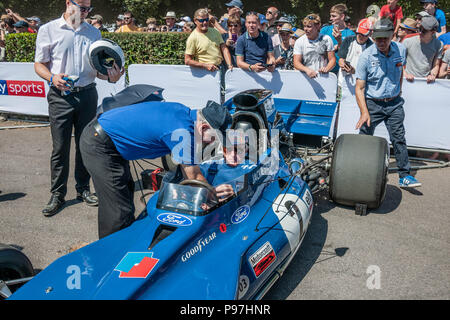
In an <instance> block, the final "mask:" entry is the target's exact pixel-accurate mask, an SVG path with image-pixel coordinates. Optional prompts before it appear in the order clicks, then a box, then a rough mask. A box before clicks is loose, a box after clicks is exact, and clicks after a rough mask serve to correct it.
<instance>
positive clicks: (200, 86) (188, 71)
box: [128, 64, 220, 109]
mask: <svg viewBox="0 0 450 320" xmlns="http://www.w3.org/2000/svg"><path fill="white" fill-rule="evenodd" d="M128 75H129V85H135V84H149V85H153V86H157V87H160V88H163V89H164V91H163V97H164V99H165V100H166V101H169V102H179V103H182V104H184V105H186V106H188V107H190V108H192V109H201V108H203V107H204V106H205V105H206V103H207V102H208V100H212V101H215V102H217V103H220V72H218V71H216V72H210V71H207V70H204V69H200V68H191V67H188V66H179V65H156V64H153V65H152V64H134V65H131V66H129V67H128Z"/></svg>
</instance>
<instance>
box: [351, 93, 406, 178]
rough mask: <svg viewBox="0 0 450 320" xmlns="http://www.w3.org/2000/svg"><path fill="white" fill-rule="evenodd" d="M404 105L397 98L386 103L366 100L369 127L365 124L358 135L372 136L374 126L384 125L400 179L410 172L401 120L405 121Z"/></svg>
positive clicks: (401, 99)
mask: <svg viewBox="0 0 450 320" xmlns="http://www.w3.org/2000/svg"><path fill="white" fill-rule="evenodd" d="M404 103H405V100H403V98H402V97H397V98H395V99H394V100H391V101H388V102H384V101H375V100H372V99H368V98H367V99H366V104H367V109H368V111H369V114H370V127H368V126H367V124H366V123H365V124H364V125H363V126H362V127H361V129H360V131H359V133H360V134H366V135H373V133H374V131H375V128H376V126H377V125H378V124H380V123H381V122H384V123H385V125H386V128H387V130H388V132H389V138H390V139H391V143H392V147H393V149H394V155H395V159H396V161H397V166H398V174H399V176H400V178H403V177H406V176H407V175H409V173H410V171H411V165H410V163H409V157H408V147H407V145H406V139H405V127H404V125H403V120H404V119H405V112H404V110H403V104H404Z"/></svg>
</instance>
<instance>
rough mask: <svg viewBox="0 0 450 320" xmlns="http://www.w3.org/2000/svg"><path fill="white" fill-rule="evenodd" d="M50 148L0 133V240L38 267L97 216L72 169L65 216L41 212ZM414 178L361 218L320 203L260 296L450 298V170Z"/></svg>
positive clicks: (85, 236) (39, 135)
mask: <svg viewBox="0 0 450 320" xmlns="http://www.w3.org/2000/svg"><path fill="white" fill-rule="evenodd" d="M5 125H8V124H7V123H6V124H5V123H3V124H2V126H5ZM72 148H73V146H72ZM50 150H51V138H50V131H49V128H33V129H14V130H0V163H1V165H0V191H1V193H0V243H7V244H11V245H14V246H16V247H18V248H21V249H22V250H23V252H24V253H25V254H26V255H27V256H28V257H29V258H30V260H31V261H32V263H33V265H34V267H35V268H36V269H37V270H40V269H43V268H45V267H46V266H47V265H49V264H50V263H51V262H52V261H54V260H55V259H57V258H58V257H60V256H62V255H64V254H66V253H67V252H68V250H69V249H70V248H71V247H72V246H74V245H77V244H79V243H82V242H92V241H95V240H97V210H96V208H90V207H88V206H86V205H85V204H83V203H80V202H78V201H77V200H74V199H75V190H74V187H73V186H74V180H73V169H71V176H70V180H69V191H68V195H67V197H66V200H67V204H66V207H65V208H64V210H63V211H61V212H60V213H59V214H57V215H55V216H54V217H51V218H45V217H44V216H43V215H42V214H41V210H42V208H43V206H44V205H45V204H46V203H47V201H48V200H49V196H50V195H49V191H48V190H49V184H50V178H49V171H50V169H49V161H50V160H49V156H50ZM72 163H73V157H72ZM139 171H140V170H139ZM416 176H417V177H418V178H419V180H420V181H421V182H423V184H424V186H423V187H422V188H420V189H417V190H410V191H408V190H401V189H399V188H398V187H397V176H396V174H390V175H389V178H390V181H389V185H388V190H387V197H386V200H385V202H384V203H383V205H382V206H381V207H380V208H379V209H378V210H376V211H374V212H371V213H370V214H369V215H368V216H365V217H360V216H355V215H354V213H353V210H352V209H350V208H346V207H341V206H336V205H334V204H333V203H331V202H330V201H328V199H326V197H325V196H324V195H322V196H321V197H317V198H316V207H315V210H314V216H313V219H312V223H311V225H310V228H309V230H308V233H307V235H306V238H305V240H304V243H303V245H302V248H301V249H300V251H299V252H298V253H297V255H296V256H295V258H294V260H293V262H292V263H291V265H290V266H289V267H288V269H287V270H286V273H285V274H284V275H283V277H282V278H281V280H280V281H279V282H278V283H277V284H276V285H275V286H274V287H273V288H272V289H271V290H270V292H269V293H268V294H267V296H266V298H267V299H450V281H449V280H450V259H449V253H450V215H449V213H450V209H449V207H450V197H449V194H450V193H449V190H450V168H445V169H432V170H420V171H418V172H417V175H416ZM135 202H136V205H137V208H138V210H137V211H138V212H140V210H141V209H142V208H143V206H142V205H141V203H140V202H139V194H136V198H135ZM368 285H369V286H368ZM369 288H371V289H369Z"/></svg>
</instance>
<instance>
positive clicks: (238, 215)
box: [231, 206, 250, 224]
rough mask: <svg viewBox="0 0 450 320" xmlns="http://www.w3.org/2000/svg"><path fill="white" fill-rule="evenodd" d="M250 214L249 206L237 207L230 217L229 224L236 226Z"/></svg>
mask: <svg viewBox="0 0 450 320" xmlns="http://www.w3.org/2000/svg"><path fill="white" fill-rule="evenodd" d="M249 214H250V207H249V206H242V207H239V208H238V209H237V210H236V211H235V212H234V213H233V215H232V216H231V222H232V223H233V224H238V223H241V222H242V221H244V220H245V219H247V217H248V215H249Z"/></svg>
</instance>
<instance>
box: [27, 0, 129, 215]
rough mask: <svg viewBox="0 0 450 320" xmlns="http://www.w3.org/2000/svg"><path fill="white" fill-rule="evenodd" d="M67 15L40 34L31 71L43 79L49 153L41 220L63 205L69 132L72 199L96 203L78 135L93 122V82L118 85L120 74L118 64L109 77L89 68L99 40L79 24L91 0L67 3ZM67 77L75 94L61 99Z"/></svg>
mask: <svg viewBox="0 0 450 320" xmlns="http://www.w3.org/2000/svg"><path fill="white" fill-rule="evenodd" d="M65 2H66V11H65V12H64V14H63V15H62V17H61V18H59V19H56V20H53V21H50V22H49V23H47V24H45V25H43V26H42V27H41V28H40V29H39V33H38V36H37V39H36V53H35V64H34V69H35V71H36V73H37V74H38V75H39V76H40V77H41V78H43V79H44V80H47V81H48V82H49V84H50V91H49V93H48V95H47V100H48V104H49V108H48V109H49V119H50V128H51V134H52V142H53V151H52V156H51V159H50V167H51V189H50V192H51V194H52V196H51V198H50V201H49V202H48V204H47V206H46V207H45V208H44V210H42V213H43V214H44V216H46V217H49V216H53V215H54V214H56V213H57V212H58V211H59V210H60V208H61V207H62V206H63V204H64V202H65V200H64V198H65V196H66V193H67V180H68V176H69V158H70V143H71V136H72V128H74V129H75V130H74V131H75V132H74V133H75V144H76V155H75V181H76V186H75V188H76V190H77V199H78V200H81V201H84V202H86V203H87V204H88V205H91V206H95V205H97V198H96V196H95V195H93V194H91V192H90V190H89V179H90V175H89V173H88V172H87V170H86V168H85V167H84V165H83V161H82V159H81V154H80V150H79V147H78V143H79V139H80V136H81V132H82V131H83V129H84V127H85V126H86V125H87V124H88V123H89V122H90V121H91V120H92V119H93V118H94V117H95V114H96V108H97V100H98V95H97V90H96V88H95V82H94V81H95V78H96V77H98V78H100V79H103V80H108V81H110V82H117V81H118V80H119V79H120V77H121V76H122V74H123V70H120V69H119V67H118V66H117V65H114V67H113V68H111V69H109V70H108V75H101V74H99V73H98V72H97V71H96V70H95V69H94V68H92V66H91V65H90V63H89V46H90V44H91V43H93V42H95V41H96V40H99V39H101V34H100V31H99V30H98V29H96V28H95V27H93V26H91V25H90V24H88V23H86V22H85V21H84V19H85V18H86V17H87V16H88V14H89V12H90V11H91V10H92V7H91V0H66V1H65ZM68 76H78V77H79V80H78V81H77V82H76V83H75V88H74V90H73V91H72V92H71V93H70V94H68V95H66V94H65V92H66V91H67V90H68V84H67V81H66V80H65V78H66V77H68Z"/></svg>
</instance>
